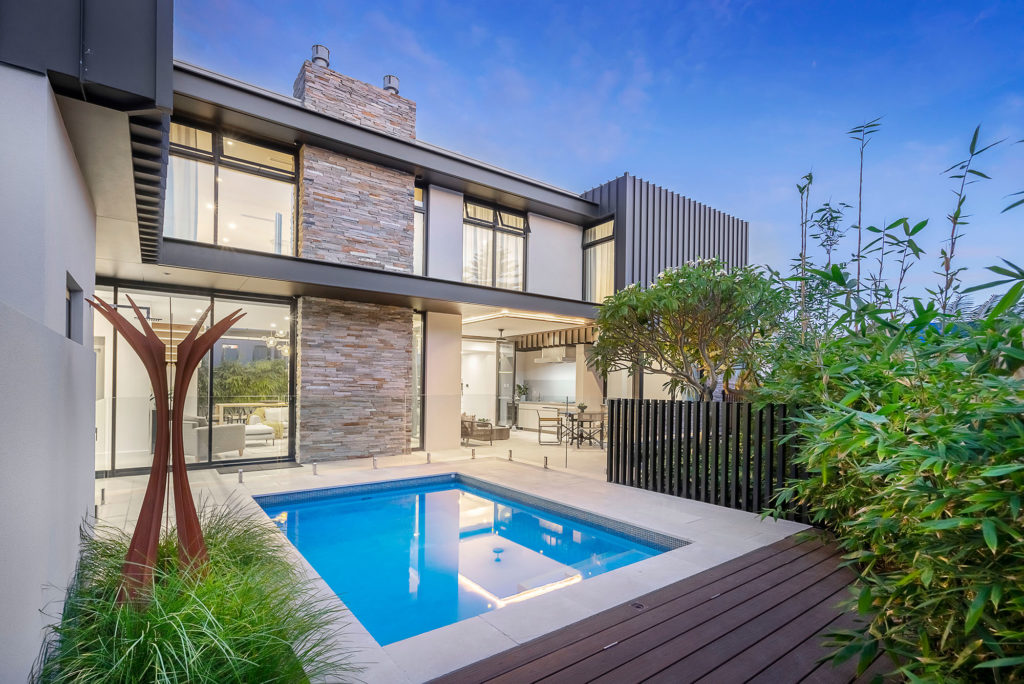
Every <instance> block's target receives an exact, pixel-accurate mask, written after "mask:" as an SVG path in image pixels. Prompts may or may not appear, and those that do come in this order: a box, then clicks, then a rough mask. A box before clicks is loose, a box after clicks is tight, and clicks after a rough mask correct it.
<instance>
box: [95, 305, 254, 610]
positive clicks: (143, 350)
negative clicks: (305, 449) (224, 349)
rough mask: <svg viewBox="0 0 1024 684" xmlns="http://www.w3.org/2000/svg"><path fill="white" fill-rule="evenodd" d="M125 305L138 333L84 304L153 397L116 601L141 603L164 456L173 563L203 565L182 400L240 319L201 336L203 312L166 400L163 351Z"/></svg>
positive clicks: (111, 310) (151, 561)
mask: <svg viewBox="0 0 1024 684" xmlns="http://www.w3.org/2000/svg"><path fill="white" fill-rule="evenodd" d="M128 302H129V303H130V304H131V306H132V309H133V310H134V311H135V316H136V317H137V318H138V320H139V324H140V325H141V327H142V330H141V331H140V330H139V329H138V328H136V327H135V326H134V325H132V323H131V321H129V320H128V319H127V318H125V317H124V316H123V315H122V314H121V313H120V312H119V311H118V310H117V308H116V307H114V306H111V305H110V304H108V303H106V302H105V301H103V300H102V299H100V298H99V297H95V298H94V300H89V304H91V305H92V307H93V308H94V309H96V311H98V312H99V313H100V315H102V316H103V317H104V318H106V319H107V320H108V321H110V324H111V325H112V326H113V327H114V328H115V329H116V330H117V331H118V332H119V333H120V334H121V336H122V337H123V338H124V340H125V342H127V343H128V345H129V346H130V347H131V348H132V349H133V350H135V353H136V354H138V355H139V358H140V359H141V360H142V364H143V366H145V368H146V372H147V373H148V375H149V380H150V383H151V384H152V385H153V398H154V401H155V402H156V442H155V445H154V447H153V467H152V468H151V470H150V474H149V484H148V485H147V486H146V494H145V496H144V497H143V500H142V510H141V511H140V512H139V519H138V521H137V522H136V524H135V531H134V533H133V534H132V540H131V543H130V544H129V546H128V553H127V554H126V556H125V560H124V567H123V570H122V572H123V574H124V584H123V588H122V592H121V600H127V601H131V602H142V601H145V598H146V596H147V594H148V593H149V590H150V589H151V588H152V586H153V567H154V565H156V559H157V547H158V545H159V543H160V522H161V517H162V514H163V507H164V497H165V492H166V489H167V467H168V454H170V456H171V468H172V472H173V475H174V477H173V480H174V517H175V523H176V529H177V533H178V560H179V562H180V563H181V564H182V565H183V566H185V567H187V568H196V569H199V568H200V566H202V565H203V564H204V563H205V562H206V560H207V552H206V543H205V542H204V541H203V532H202V529H201V528H200V525H199V516H198V514H197V513H196V507H195V502H194V501H193V500H192V491H191V488H190V487H189V484H188V470H187V469H186V467H185V447H184V439H183V437H182V423H183V419H184V411H185V402H184V397H185V394H186V392H187V391H188V386H189V383H190V382H191V380H192V375H193V374H194V373H195V370H196V367H197V366H198V365H199V362H200V361H201V360H202V358H203V357H204V356H205V355H206V353H207V352H208V351H210V349H211V348H212V347H213V344H214V342H216V341H217V340H218V339H220V337H221V336H222V335H223V334H224V333H226V332H227V331H228V329H229V328H230V327H231V326H233V325H234V324H235V323H237V322H238V321H239V320H240V319H241V318H242V316H244V315H245V314H243V313H241V309H238V310H236V311H235V312H233V313H231V314H229V315H228V316H226V317H225V318H223V319H221V321H220V322H218V323H216V324H214V325H212V326H210V328H209V330H207V331H206V332H204V333H202V334H199V331H200V330H201V329H202V327H203V324H204V323H205V322H206V317H207V316H209V315H210V309H211V308H212V307H207V309H206V311H204V312H203V315H202V316H200V317H199V320H198V321H196V323H195V325H193V326H192V330H191V331H189V333H188V335H186V336H185V339H183V340H182V341H181V342H179V343H178V354H177V356H176V359H177V362H176V363H175V368H174V392H173V395H169V394H168V391H167V390H168V378H167V353H166V346H165V345H164V343H163V341H162V340H161V339H160V337H159V336H158V335H157V334H156V333H155V332H153V328H152V326H150V325H149V322H148V321H147V320H146V317H145V316H144V315H143V314H142V311H140V310H139V307H138V306H136V305H135V302H134V301H132V298H131V297H128ZM171 396H173V397H174V398H175V401H174V407H173V409H172V408H171V406H170V397H171ZM179 397H180V398H181V399H180V400H179V399H178V398H179Z"/></svg>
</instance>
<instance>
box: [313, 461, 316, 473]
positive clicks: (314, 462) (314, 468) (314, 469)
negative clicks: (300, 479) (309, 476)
mask: <svg viewBox="0 0 1024 684" xmlns="http://www.w3.org/2000/svg"><path fill="white" fill-rule="evenodd" d="M313 475H314V476H315V475H316V461H313Z"/></svg>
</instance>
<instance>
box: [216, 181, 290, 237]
mask: <svg viewBox="0 0 1024 684" xmlns="http://www.w3.org/2000/svg"><path fill="white" fill-rule="evenodd" d="M219 177H220V186H219V188H218V189H219V191H220V202H219V203H218V205H217V209H218V215H217V225H218V228H219V230H218V235H219V239H220V244H222V245H229V246H231V247H238V248H240V249H252V250H256V251H259V252H273V253H274V254H290V253H291V251H292V226H293V225H294V220H293V219H292V213H293V210H294V207H295V185H294V184H292V183H284V182H282V181H278V180H272V179H270V178H261V177H259V176H254V175H252V174H250V173H242V172H241V171H234V170H232V169H221V170H220V176H219Z"/></svg>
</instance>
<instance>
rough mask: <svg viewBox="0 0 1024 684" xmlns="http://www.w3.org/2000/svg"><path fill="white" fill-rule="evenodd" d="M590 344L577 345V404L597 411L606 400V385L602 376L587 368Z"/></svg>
mask: <svg viewBox="0 0 1024 684" xmlns="http://www.w3.org/2000/svg"><path fill="white" fill-rule="evenodd" d="M590 350H591V346H590V345H589V344H577V345H576V403H577V404H578V403H580V402H583V403H584V404H586V405H587V408H588V409H591V410H593V409H595V408H597V407H598V406H600V405H601V401H602V400H603V399H604V397H603V396H602V395H603V394H604V383H603V382H602V381H601V375H600V374H599V373H597V372H596V371H595V370H594V369H593V368H590V367H589V366H587V356H588V354H589V353H590Z"/></svg>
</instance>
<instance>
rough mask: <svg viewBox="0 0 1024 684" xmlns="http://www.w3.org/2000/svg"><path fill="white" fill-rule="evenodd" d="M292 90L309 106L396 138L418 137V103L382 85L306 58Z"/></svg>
mask: <svg viewBox="0 0 1024 684" xmlns="http://www.w3.org/2000/svg"><path fill="white" fill-rule="evenodd" d="M293 90H294V94H295V97H296V98H297V99H299V100H301V101H302V104H303V106H304V107H306V109H311V110H313V111H314V112H319V113H320V114H325V115H327V116H330V117H334V118H335V119H340V120H341V121H345V122H346V123H351V124H355V125H357V126H363V127H365V128H372V129H373V130H375V131H380V132H381V133H386V134H388V135H391V136H394V137H396V138H410V139H413V140H415V138H416V103H415V102H413V101H412V100H408V99H406V98H404V97H401V96H400V95H395V94H394V93H389V92H388V91H386V90H384V89H383V88H377V87H375V86H372V85H370V84H369V83H364V82H363V81H360V80H358V79H355V78H352V77H351V76H345V75H344V74H339V73H338V72H337V71H334V70H333V69H330V68H328V67H322V66H319V65H317V64H313V63H312V62H310V61H306V62H303V64H302V69H300V70H299V75H298V76H297V77H296V79H295V85H294V87H293Z"/></svg>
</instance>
